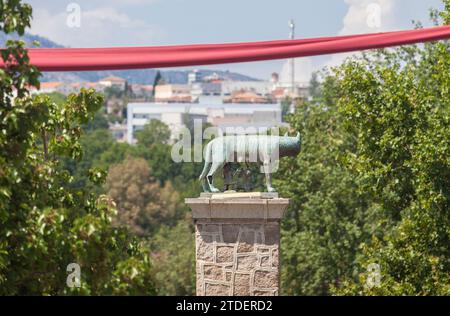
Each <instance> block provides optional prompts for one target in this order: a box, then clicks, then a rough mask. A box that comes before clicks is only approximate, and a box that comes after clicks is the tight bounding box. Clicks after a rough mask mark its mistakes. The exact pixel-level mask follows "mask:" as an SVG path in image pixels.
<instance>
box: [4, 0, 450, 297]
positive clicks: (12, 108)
mask: <svg viewBox="0 0 450 316" xmlns="http://www.w3.org/2000/svg"><path fill="white" fill-rule="evenodd" d="M444 3H445V5H446V9H445V10H444V11H443V12H432V14H431V18H432V19H433V20H434V21H435V23H436V24H450V2H449V1H448V0H446V1H444ZM0 4H1V6H0V31H3V32H5V33H11V32H17V33H19V34H23V32H24V30H25V28H26V27H27V26H29V21H30V18H31V14H32V10H31V8H30V7H29V6H27V5H24V4H23V3H22V2H20V1H1V2H0ZM9 56H14V61H13V62H12V63H11V62H8V58H9ZM2 58H3V59H4V60H5V61H6V62H8V67H7V68H5V69H2V70H0V99H1V100H3V101H2V102H1V104H0V130H1V131H2V133H0V294H3V295H5V294H8V295H11V294H83V295H89V294H95V295H102V294H129V295H133V294H148V295H194V294H195V258H194V252H195V246H194V229H193V226H192V221H191V218H190V212H189V209H188V208H187V207H186V206H185V204H184V202H183V201H184V198H185V197H193V196H198V194H199V193H200V189H201V186H200V184H199V182H198V181H197V177H198V175H199V174H200V172H201V169H202V167H203V165H202V163H174V162H172V159H171V157H170V151H171V145H170V144H169V137H170V130H169V128H168V127H167V126H166V125H164V124H163V123H161V122H159V121H156V120H152V121H150V123H149V124H148V125H147V126H146V128H145V129H144V130H142V131H140V132H139V134H138V135H137V144H136V145H129V144H126V143H117V142H115V141H114V139H113V138H112V136H111V134H110V132H109V131H108V121H110V122H111V121H112V120H113V119H114V118H111V117H108V116H106V115H105V114H104V113H103V112H102V111H103V110H102V109H103V104H104V102H105V101H104V97H103V96H102V95H99V94H97V93H95V91H92V90H81V91H80V93H79V94H77V95H75V94H74V95H71V96H69V97H65V96H63V95H59V94H57V93H53V94H51V95H46V96H43V95H40V96H30V95H29V94H28V90H27V89H28V87H29V86H37V85H39V76H40V74H39V71H38V70H37V69H35V68H34V67H32V66H30V65H29V64H28V59H27V54H26V50H24V47H23V44H22V43H20V42H18V41H10V42H9V43H8V46H7V47H6V48H5V50H3V53H2ZM318 78H320V81H318ZM312 80H313V82H314V84H313V85H312V91H311V94H312V96H313V98H312V99H311V100H309V101H298V102H297V103H296V105H295V113H293V114H288V112H287V111H284V113H283V114H284V116H285V118H286V120H287V121H288V122H289V123H290V126H291V132H294V131H300V132H301V134H302V141H303V143H302V152H301V154H300V155H299V156H298V157H296V158H286V159H284V160H282V161H281V167H280V170H279V171H278V172H277V173H276V174H275V175H274V178H275V180H274V181H275V187H276V188H278V190H279V192H280V194H281V195H282V196H283V197H288V198H291V199H292V201H293V205H292V206H291V207H290V209H289V210H288V214H287V216H286V219H285V220H284V221H283V223H282V242H281V244H282V293H283V294H285V295H330V294H336V295H380V294H381V295H403V294H406V295H449V294H450V286H449V284H448V280H449V279H450V258H449V254H450V241H449V237H450V225H449V223H450V219H449V197H450V192H449V188H450V170H449V166H450V161H449V159H450V158H449V157H450V152H449V151H450V146H449V140H450V128H449V110H450V107H449V105H450V104H449V100H450V46H449V42H448V41H440V42H435V43H426V44H424V45H417V46H414V45H410V46H404V47H399V48H395V49H388V50H378V51H373V52H368V53H364V54H362V56H360V57H358V58H353V59H351V60H348V61H346V62H345V63H344V64H343V65H342V66H339V67H337V68H335V69H331V70H324V71H323V72H321V73H319V74H315V75H314V77H313V78H312ZM319 82H320V83H319ZM106 94H107V95H106V98H116V99H117V98H127V95H126V94H120V93H119V92H117V91H107V93H106ZM122 101H123V100H122ZM124 102H125V104H126V100H125V101H124ZM256 181H257V182H258V183H257V187H258V186H259V185H260V184H261V183H260V181H261V178H259V179H257V180H256ZM70 262H78V263H80V265H81V267H82V271H83V272H82V280H81V282H82V287H81V288H69V287H67V286H66V283H65V280H66V276H67V272H66V270H65V268H66V266H67V264H68V263H70ZM371 263H377V264H379V265H380V267H381V275H382V278H381V284H380V286H378V287H374V288H369V287H367V286H366V280H367V278H368V270H367V266H368V265H369V264H371Z"/></svg>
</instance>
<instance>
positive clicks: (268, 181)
mask: <svg viewBox="0 0 450 316" xmlns="http://www.w3.org/2000/svg"><path fill="white" fill-rule="evenodd" d="M264 174H265V175H266V186H267V192H276V190H275V189H274V188H273V187H272V170H271V169H270V166H269V163H264Z"/></svg>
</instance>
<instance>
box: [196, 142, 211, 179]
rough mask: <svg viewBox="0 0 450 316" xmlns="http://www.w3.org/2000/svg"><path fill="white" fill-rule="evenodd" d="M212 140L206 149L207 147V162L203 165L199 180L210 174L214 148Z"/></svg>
mask: <svg viewBox="0 0 450 316" xmlns="http://www.w3.org/2000/svg"><path fill="white" fill-rule="evenodd" d="M211 147H212V146H211V142H209V143H208V145H206V149H205V164H204V166H203V170H202V173H201V174H200V177H199V178H198V179H199V180H202V179H204V178H205V177H206V175H207V174H208V170H209V165H210V164H211V162H212V148H211Z"/></svg>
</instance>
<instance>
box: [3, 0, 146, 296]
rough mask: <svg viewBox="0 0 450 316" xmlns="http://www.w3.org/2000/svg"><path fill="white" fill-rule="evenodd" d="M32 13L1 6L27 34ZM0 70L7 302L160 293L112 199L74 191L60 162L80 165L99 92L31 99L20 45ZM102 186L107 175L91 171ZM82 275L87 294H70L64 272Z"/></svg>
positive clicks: (34, 75)
mask: <svg viewBox="0 0 450 316" xmlns="http://www.w3.org/2000/svg"><path fill="white" fill-rule="evenodd" d="M30 19H31V8H30V7H29V6H28V5H22V4H21V2H20V1H6V2H5V1H1V2H0V28H1V29H2V30H3V31H5V32H17V33H19V34H23V31H24V28H25V27H26V26H28V25H29V21H30ZM2 58H3V60H4V61H5V63H6V67H5V69H3V70H1V71H0V77H1V78H0V79H1V80H0V100H2V101H1V103H0V130H1V133H0V294H1V295H6V294H7V295H14V294H19V295H25V294H26V295H40V294H45V295H47V294H50V295H55V294H93V295H99V294H108V295H110V294H124V293H132V294H153V293H154V286H153V281H152V279H151V274H150V268H151V262H150V258H149V255H148V252H146V251H144V249H143V248H142V246H141V245H139V244H138V243H137V242H136V241H135V240H134V239H133V238H132V237H131V236H130V234H129V233H128V232H127V231H126V230H124V229H122V228H114V227H113V226H112V224H111V222H112V219H113V217H114V216H115V213H116V210H115V205H114V203H113V202H112V201H111V199H110V198H108V197H106V196H104V195H97V194H95V193H92V192H89V191H86V190H85V189H84V188H73V189H71V188H69V187H68V186H67V184H70V183H72V180H73V179H72V177H71V176H70V174H69V172H68V171H67V170H64V168H61V158H66V159H72V160H78V159H80V158H81V157H82V156H83V150H82V147H81V144H80V137H81V134H82V132H83V130H82V125H84V124H87V123H88V122H89V120H90V119H91V118H92V117H93V116H94V113H96V111H98V109H99V108H100V107H101V106H102V104H103V98H102V97H101V96H100V95H99V94H97V93H95V91H93V90H81V92H80V93H79V94H72V95H70V96H69V97H68V98H67V100H66V101H65V102H63V103H55V102H53V101H52V100H51V99H50V97H48V96H45V95H43V96H37V97H35V98H32V97H31V96H30V95H29V93H28V90H27V89H28V87H30V86H38V85H39V81H38V77H39V72H38V71H37V70H36V68H35V67H32V66H30V65H29V64H28V63H29V59H28V56H27V52H26V50H25V49H24V48H23V43H21V42H17V41H9V42H8V43H7V48H6V49H5V50H2ZM90 176H91V179H92V180H94V181H95V182H102V180H103V179H104V174H102V173H101V172H100V173H99V171H95V172H91V174H90ZM73 262H74V263H78V264H79V265H80V266H81V287H80V288H76V287H75V288H70V287H68V286H67V285H66V278H67V272H66V267H67V265H68V264H70V263H73Z"/></svg>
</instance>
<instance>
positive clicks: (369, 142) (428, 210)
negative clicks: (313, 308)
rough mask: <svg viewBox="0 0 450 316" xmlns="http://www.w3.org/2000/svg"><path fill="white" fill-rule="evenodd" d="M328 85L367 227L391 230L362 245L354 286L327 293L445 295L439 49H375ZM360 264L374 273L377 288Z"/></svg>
mask: <svg viewBox="0 0 450 316" xmlns="http://www.w3.org/2000/svg"><path fill="white" fill-rule="evenodd" d="M445 5H446V11H444V12H442V13H441V16H442V18H443V20H444V21H445V22H447V23H449V22H450V20H449V19H450V1H445ZM432 16H434V17H437V16H438V15H437V14H436V13H433V14H432ZM337 76H339V77H340V78H342V79H341V81H340V89H341V90H342V92H343V94H344V95H345V97H343V98H341V99H340V101H339V108H340V111H341V113H342V114H343V116H344V120H345V124H346V127H347V129H348V130H350V131H352V132H353V133H354V134H355V135H356V136H357V139H356V140H357V150H356V151H355V152H354V153H348V154H347V157H346V158H347V159H346V164H347V166H348V168H349V169H350V170H352V172H353V173H354V175H355V177H356V179H357V181H358V184H359V186H360V188H361V190H365V191H366V192H369V193H370V194H371V197H372V199H373V203H374V204H376V205H378V210H379V213H380V216H381V219H380V221H379V222H378V223H376V225H379V226H382V225H385V223H393V225H392V228H391V229H389V230H386V233H385V234H384V235H383V236H381V237H380V236H374V237H373V239H372V240H371V241H370V242H366V243H364V244H363V245H362V255H361V258H360V260H359V272H360V279H359V280H356V281H355V280H348V281H347V282H346V283H345V285H344V286H342V287H340V288H338V289H336V293H338V294H365V295H374V294H375V295H449V294H450V286H449V283H448V280H449V279H450V257H449V253H450V240H449V227H450V217H449V213H448V210H449V198H450V167H449V166H450V158H449V157H450V147H449V143H448V140H449V136H450V134H449V128H450V124H449V123H450V115H449V114H450V113H449V109H450V108H449V105H450V104H449V100H450V90H449V87H450V45H449V42H448V41H440V42H434V43H427V44H424V46H423V47H419V46H407V47H402V48H398V49H395V50H393V51H387V50H382V51H379V52H378V53H377V54H374V55H372V54H370V55H367V56H366V58H364V59H362V60H357V61H353V62H348V63H346V64H345V65H343V66H342V67H340V68H339V69H338V70H337ZM369 265H372V266H373V265H377V266H378V268H379V273H380V274H379V279H378V281H379V282H377V284H374V283H373V278H374V275H373V273H374V271H373V270H370V269H369V271H367V269H368V268H367V267H368V266H369ZM376 273H378V272H376ZM368 280H369V282H367V281H368ZM368 285H369V286H368Z"/></svg>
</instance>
